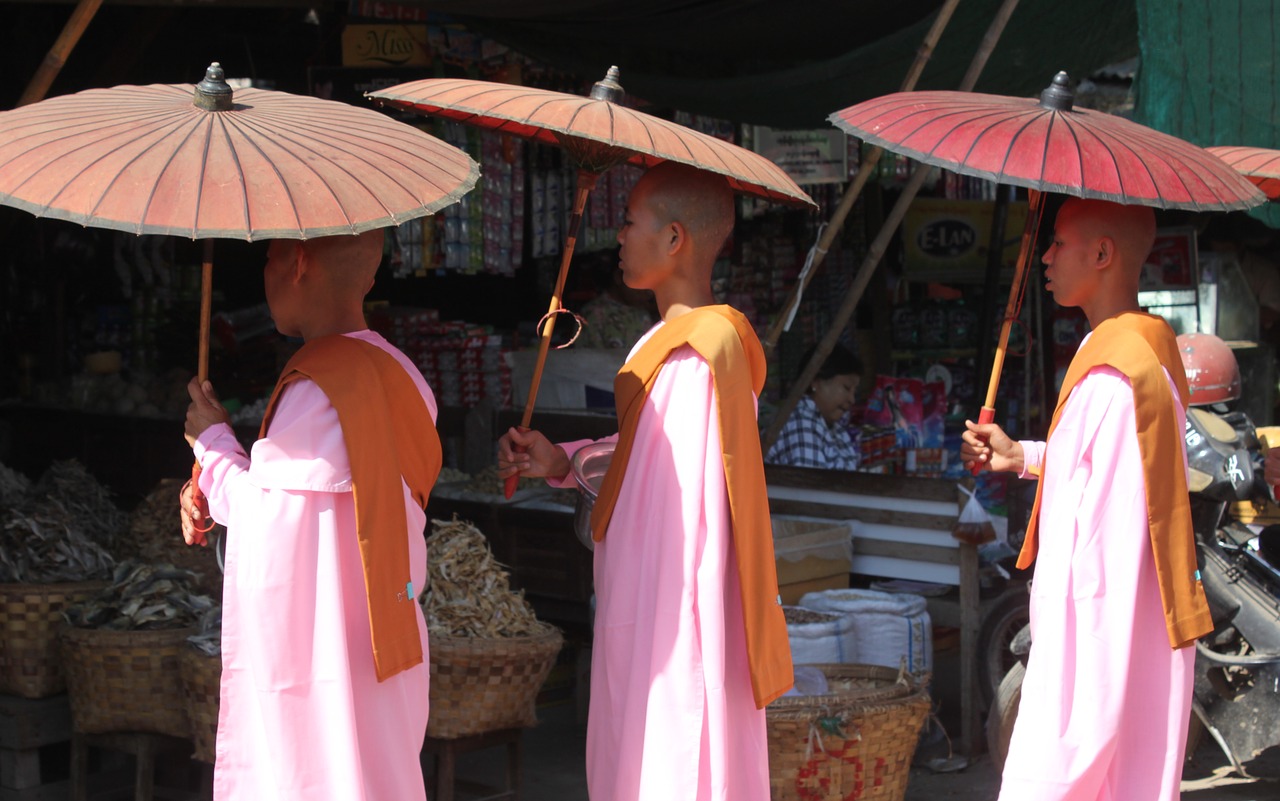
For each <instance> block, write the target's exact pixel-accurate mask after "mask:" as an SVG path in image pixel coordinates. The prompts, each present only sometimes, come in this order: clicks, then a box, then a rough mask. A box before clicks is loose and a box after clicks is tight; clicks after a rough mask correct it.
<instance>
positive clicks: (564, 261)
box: [502, 170, 600, 498]
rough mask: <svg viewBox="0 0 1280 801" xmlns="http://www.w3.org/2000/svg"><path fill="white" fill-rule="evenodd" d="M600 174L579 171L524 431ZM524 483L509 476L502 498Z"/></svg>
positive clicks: (522, 426)
mask: <svg viewBox="0 0 1280 801" xmlns="http://www.w3.org/2000/svg"><path fill="white" fill-rule="evenodd" d="M598 177H600V176H599V173H595V172H590V171H588V170H578V187H577V193H576V194H575V196H574V199H573V214H572V215H571V216H570V217H569V229H568V231H567V232H566V234H565V239H564V253H563V254H562V255H561V256H560V272H559V274H557V275H556V287H555V289H554V290H553V291H552V292H551V303H550V304H549V305H548V307H547V316H546V317H544V318H543V320H544V321H545V322H543V324H542V339H541V340H539V342H538V358H537V360H536V361H535V362H534V365H533V378H531V379H530V380H529V396H528V397H527V398H525V402H524V416H523V417H521V418H520V430H521V431H528V430H529V423H530V422H532V420H533V405H534V403H536V402H537V399H538V385H539V384H541V383H542V369H543V367H545V366H546V364H547V352H548V351H549V350H550V349H551V334H552V332H554V331H555V327H556V318H557V317H559V316H560V314H559V312H560V308H561V306H560V298H561V296H562V295H563V294H564V283H565V279H566V278H568V276H569V261H570V260H571V259H572V258H573V250H574V247H575V246H576V245H577V244H578V228H579V226H581V225H582V211H583V209H585V208H586V206H587V196H589V195H590V194H591V190H592V189H594V188H595V186H596V179H597V178H598ZM512 447H513V449H514V450H515V451H516V453H523V452H524V448H521V447H519V446H517V445H514V444H513V445H512ZM519 483H520V474H519V473H516V474H514V475H510V476H507V480H506V482H505V483H504V484H503V487H502V494H503V495H504V496H505V497H507V498H510V497H511V496H512V495H515V493H516V486H517V485H519Z"/></svg>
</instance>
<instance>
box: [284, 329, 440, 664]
mask: <svg viewBox="0 0 1280 801" xmlns="http://www.w3.org/2000/svg"><path fill="white" fill-rule="evenodd" d="M299 378H309V379H311V380H312V381H314V382H315V384H316V385H317V386H319V387H320V389H321V391H323V392H324V394H325V395H326V396H327V397H328V398H329V403H330V404H332V405H333V408H334V410H335V411H337V413H338V422H339V423H340V424H341V425H342V438H343V440H344V441H345V442H346V446H347V457H348V459H350V461H351V484H352V494H353V496H354V500H355V507H356V536H357V537H358V538H359V540H360V559H361V562H362V563H363V565H364V586H365V593H366V595H367V598H368V605H369V628H370V631H371V634H372V641H373V660H374V666H375V668H376V669H377V674H378V681H385V680H386V679H388V678H390V677H392V676H394V675H395V674H397V673H399V672H400V671H402V670H407V669H408V668H411V667H413V666H414V665H417V664H419V663H421V662H422V640H421V638H420V636H419V632H418V618H417V611H416V610H415V609H414V605H415V604H416V603H417V597H416V593H415V591H414V590H415V588H414V587H413V583H412V581H411V580H410V573H409V546H408V543H407V541H406V540H405V533H406V527H407V525H408V523H407V521H406V520H405V510H404V491H403V490H402V489H401V485H400V480H401V477H403V478H404V481H405V483H407V484H408V485H409V490H410V492H411V493H412V495H413V499H414V501H415V502H416V503H418V505H419V506H421V507H422V508H423V509H425V508H426V507H427V495H428V494H429V493H430V492H431V487H432V485H434V484H435V481H436V476H438V475H439V474H440V465H441V461H442V455H441V453H442V452H441V448H440V436H439V434H437V433H436V427H435V424H434V423H433V422H432V420H431V415H430V413H429V411H428V410H427V406H426V403H425V402H424V401H423V399H422V394H421V393H420V392H418V387H417V385H416V384H415V383H414V381H413V379H412V378H411V377H410V376H409V374H408V373H406V372H405V370H404V368H403V367H402V366H401V365H400V362H398V361H397V360H396V358H395V357H394V356H392V355H391V354H389V353H387V352H386V351H384V350H382V349H381V348H379V347H378V346H376V345H371V344H369V343H368V342H364V341H362V340H359V339H355V338H353V337H346V336H341V335H336V336H327V337H320V338H318V339H313V340H309V341H308V342H307V343H306V344H305V345H303V346H302V349H301V350H299V351H298V352H297V353H296V354H294V356H293V358H292V359H290V360H289V363H288V364H286V365H285V368H284V372H283V373H282V374H281V376H280V381H279V382H278V383H277V384H276V388H275V391H274V392H273V393H272V394H271V400H270V401H268V404H267V413H266V416H265V417H264V418H263V420H262V430H261V431H260V432H259V436H266V433H267V427H268V425H270V423H271V417H272V415H273V414H274V412H275V408H276V403H277V401H278V400H279V399H280V393H281V391H282V390H283V389H284V388H285V387H286V386H287V385H288V384H289V383H290V382H292V381H295V380H297V379H299ZM418 589H420V588H418Z"/></svg>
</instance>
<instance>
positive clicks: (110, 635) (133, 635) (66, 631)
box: [61, 623, 200, 642]
mask: <svg viewBox="0 0 1280 801" xmlns="http://www.w3.org/2000/svg"><path fill="white" fill-rule="evenodd" d="M199 630H200V627H199V626H184V627H182V628H179V629H86V628H80V627H79V626H72V625H71V624H69V623H68V624H65V625H63V626H62V629H61V635H62V636H63V637H66V638H68V639H73V640H80V641H84V640H94V639H101V640H132V641H135V642H136V641H138V640H151V641H155V640H160V641H168V640H180V639H181V640H185V639H186V638H187V637H190V636H191V635H192V634H195V633H196V632H198V631H199Z"/></svg>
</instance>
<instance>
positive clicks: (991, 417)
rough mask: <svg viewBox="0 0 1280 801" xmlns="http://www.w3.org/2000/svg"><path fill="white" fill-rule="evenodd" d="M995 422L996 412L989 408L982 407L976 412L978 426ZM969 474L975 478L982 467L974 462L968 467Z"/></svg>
mask: <svg viewBox="0 0 1280 801" xmlns="http://www.w3.org/2000/svg"><path fill="white" fill-rule="evenodd" d="M995 421H996V410H995V409H993V408H991V407H990V406H983V407H982V409H981V410H980V411H979V412H978V425H986V424H987V423H994V422H995ZM969 472H970V473H972V474H973V475H975V476H976V475H978V473H981V472H982V465H981V464H979V463H977V462H974V463H973V464H972V465H971V466H970V467H969Z"/></svg>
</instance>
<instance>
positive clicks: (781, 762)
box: [765, 665, 929, 801]
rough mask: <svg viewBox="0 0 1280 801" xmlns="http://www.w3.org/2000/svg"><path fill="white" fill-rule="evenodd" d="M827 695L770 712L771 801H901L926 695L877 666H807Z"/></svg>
mask: <svg viewBox="0 0 1280 801" xmlns="http://www.w3.org/2000/svg"><path fill="white" fill-rule="evenodd" d="M809 667H816V668H818V669H820V670H821V671H822V672H823V673H824V674H825V675H826V677H827V683H828V685H829V690H830V692H829V693H827V694H825V695H810V696H794V697H784V698H779V699H778V700H776V701H774V702H773V703H771V704H769V706H768V708H767V709H766V710H765V719H766V721H767V728H768V735H769V790H770V797H771V799H772V801H818V800H819V799H828V798H840V799H849V801H902V799H903V798H905V796H906V792H907V778H908V774H909V772H910V768H911V758H912V756H914V754H915V750H916V742H917V741H918V739H919V736H920V729H921V726H923V724H924V721H925V717H926V716H927V715H928V713H929V694H928V691H927V690H926V689H925V687H923V686H922V685H921V684H918V683H917V682H916V680H915V679H913V678H912V677H911V676H910V675H909V674H905V673H900V672H899V671H896V670H892V669H890V668H883V667H876V666H872V665H810V666H809Z"/></svg>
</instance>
